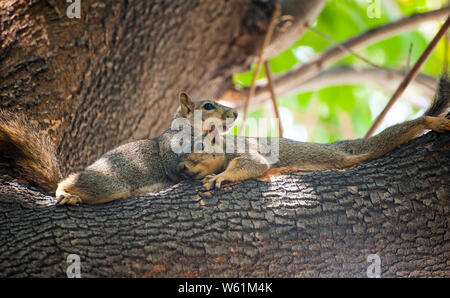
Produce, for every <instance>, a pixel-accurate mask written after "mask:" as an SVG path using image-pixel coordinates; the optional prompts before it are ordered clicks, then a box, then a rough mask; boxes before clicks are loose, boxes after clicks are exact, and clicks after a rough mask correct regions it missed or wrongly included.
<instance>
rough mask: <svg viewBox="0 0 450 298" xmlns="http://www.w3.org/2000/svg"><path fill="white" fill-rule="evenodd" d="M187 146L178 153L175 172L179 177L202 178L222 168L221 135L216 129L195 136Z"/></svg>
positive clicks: (223, 160) (224, 162)
mask: <svg viewBox="0 0 450 298" xmlns="http://www.w3.org/2000/svg"><path fill="white" fill-rule="evenodd" d="M188 146H189V147H190V148H184V150H183V152H185V153H183V152H182V153H180V154H179V163H178V166H177V172H178V174H179V175H180V176H181V177H183V178H185V179H189V178H191V179H202V178H204V177H206V176H208V175H211V174H214V173H218V172H220V171H223V170H224V167H225V164H226V156H225V153H224V150H223V149H224V148H223V137H222V136H221V135H220V134H219V133H218V132H217V131H212V132H210V133H207V134H203V135H202V136H200V137H197V138H195V139H194V140H193V141H192V142H191V144H189V145H188Z"/></svg>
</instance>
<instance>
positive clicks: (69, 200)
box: [56, 195, 82, 206]
mask: <svg viewBox="0 0 450 298" xmlns="http://www.w3.org/2000/svg"><path fill="white" fill-rule="evenodd" d="M57 200H58V201H57V202H56V205H64V204H70V205H74V206H77V205H78V204H79V203H81V202H82V201H81V198H80V197H79V196H75V195H60V196H59V197H58V198H57Z"/></svg>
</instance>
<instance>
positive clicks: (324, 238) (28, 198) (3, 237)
mask: <svg viewBox="0 0 450 298" xmlns="http://www.w3.org/2000/svg"><path fill="white" fill-rule="evenodd" d="M449 145H450V134H445V135H438V134H435V133H429V134H427V135H425V136H423V137H421V138H418V139H416V140H413V141H412V142H409V143H408V144H406V145H404V146H402V147H400V148H399V149H397V150H394V151H393V152H391V153H389V154H387V155H385V156H384V157H382V158H379V159H376V160H373V161H370V162H368V163H364V164H361V165H359V166H356V167H355V168H352V169H348V170H345V171H323V172H315V173H303V174H302V173H291V174H287V175H283V176H282V177H275V178H274V180H273V181H272V182H270V183H269V182H262V181H256V180H248V181H244V182H242V183H239V184H235V185H231V186H226V187H224V188H223V189H221V190H214V191H212V192H207V191H205V190H204V189H202V186H201V184H200V183H199V182H188V181H186V182H182V183H180V184H178V185H176V186H174V187H172V188H170V189H168V190H166V191H162V192H160V193H159V194H154V195H146V196H140V197H136V198H130V199H127V200H123V201H116V202H112V203H108V204H104V205H98V206H87V205H81V206H79V207H74V206H67V207H56V206H55V205H54V201H55V198H52V197H48V196H43V195H41V194H39V193H37V192H34V191H31V190H26V189H25V188H24V187H22V186H20V185H18V184H15V183H2V184H0V222H1V223H2V224H1V225H0V275H1V276H2V277H12V276H40V277H44V276H45V277H48V276H58V277H64V276H65V274H66V269H67V266H68V265H69V264H68V263H67V261H66V258H67V256H68V255H69V254H77V255H79V256H80V258H81V276H82V277H83V276H84V277H92V276H106V277H112V276H114V277H119V276H147V277H168V276H170V277H173V276H178V277H195V276H203V277H220V276H222V277H224V276H225V277H288V276H291V277H293V276H295V277H304V276H313V277H314V276H320V277H338V276H339V277H349V276H351V277H366V270H367V268H368V266H369V265H370V263H368V262H367V257H368V255H370V254H377V255H378V256H379V257H380V259H381V276H382V277H394V276H408V277H412V276H421V277H432V276H441V277H450V273H449V270H448V266H449V264H448V260H449V247H448V244H449V239H450V234H449V231H448V226H449V224H450V221H449V220H450V209H449V206H450V196H449V192H450V189H449V185H450V180H449V177H450V175H449V174H450V172H449V169H450V154H449V153H450V152H449V148H450V146H449ZM2 179H3V178H2Z"/></svg>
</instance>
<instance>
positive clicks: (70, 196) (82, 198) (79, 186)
mask: <svg viewBox="0 0 450 298" xmlns="http://www.w3.org/2000/svg"><path fill="white" fill-rule="evenodd" d="M130 195H131V192H130V190H129V187H127V185H126V184H125V183H123V182H122V181H120V180H119V179H118V178H115V177H110V176H107V175H104V174H102V173H97V172H93V171H81V172H79V173H76V174H72V175H69V176H68V177H67V178H65V179H63V180H62V181H61V182H60V183H59V184H58V188H57V190H56V198H57V200H58V204H59V205H64V204H72V205H76V204H78V203H84V204H101V203H106V202H110V201H114V200H118V199H124V198H127V197H129V196H130Z"/></svg>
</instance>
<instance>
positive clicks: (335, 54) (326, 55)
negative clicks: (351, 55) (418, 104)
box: [236, 7, 450, 105]
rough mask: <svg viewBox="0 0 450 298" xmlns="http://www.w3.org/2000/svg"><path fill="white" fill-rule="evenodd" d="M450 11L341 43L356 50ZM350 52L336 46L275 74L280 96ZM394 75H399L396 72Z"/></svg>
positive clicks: (407, 20)
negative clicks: (284, 71) (283, 72)
mask: <svg viewBox="0 0 450 298" xmlns="http://www.w3.org/2000/svg"><path fill="white" fill-rule="evenodd" d="M449 13H450V7H444V8H440V9H438V10H433V11H429V12H425V13H420V14H415V15H411V16H408V17H405V18H403V19H401V20H398V21H395V22H392V23H389V24H386V25H383V26H380V27H376V28H372V29H370V30H368V31H366V32H363V33H361V34H359V35H357V36H354V37H351V38H349V39H348V40H346V41H344V42H343V43H341V44H342V45H343V46H345V47H346V48H349V49H352V50H356V49H359V48H362V47H364V46H367V45H370V44H372V43H375V42H378V41H380V40H383V39H386V38H389V37H391V36H394V35H396V34H400V33H403V32H405V31H407V30H412V29H414V28H415V27H417V26H418V25H419V24H421V23H423V22H427V21H432V20H438V19H441V18H446V17H447V16H448V15H449ZM347 54H348V53H347V52H343V51H342V50H341V48H339V47H337V46H334V47H331V48H329V49H328V50H325V51H323V52H321V53H319V54H317V55H316V56H315V57H313V58H312V59H311V60H309V61H307V62H305V63H303V64H301V65H299V66H298V67H294V68H293V69H291V70H290V71H289V72H287V73H285V74H282V75H278V76H274V77H273V81H274V85H275V88H276V89H275V91H276V93H277V94H278V95H281V94H286V93H290V92H294V91H295V90H298V89H301V86H302V84H303V83H306V81H307V80H308V79H311V78H314V77H316V76H317V75H318V74H319V73H320V72H321V71H322V70H323V69H324V68H325V67H327V66H330V65H332V64H333V63H334V62H336V61H337V60H339V59H341V58H343V57H344V56H345V55H347ZM393 75H394V76H397V74H393ZM281 89H282V91H281ZM247 91H248V88H244V89H242V91H241V92H242V94H243V96H242V97H241V98H242V99H241V100H242V102H244V100H245V96H246V95H247ZM254 92H255V97H256V98H258V100H259V99H262V98H266V95H265V94H266V92H267V89H266V88H263V87H262V88H258V90H255V91H254ZM236 98H238V97H236ZM239 105H241V104H239Z"/></svg>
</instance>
